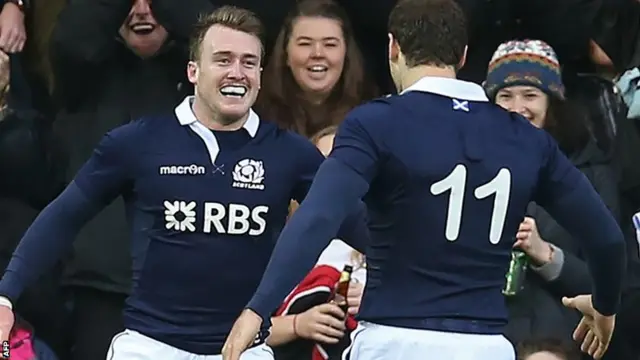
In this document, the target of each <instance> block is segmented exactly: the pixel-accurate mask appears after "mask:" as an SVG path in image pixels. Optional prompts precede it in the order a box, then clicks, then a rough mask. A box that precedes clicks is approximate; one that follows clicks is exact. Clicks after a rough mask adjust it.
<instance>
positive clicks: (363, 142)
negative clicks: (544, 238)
mask: <svg viewBox="0 0 640 360" xmlns="http://www.w3.org/2000/svg"><path fill="white" fill-rule="evenodd" d="M361 198H364V201H365V203H366V205H367V209H368V215H369V218H370V219H369V221H370V232H371V243H370V245H369V246H368V248H367V249H366V259H367V283H366V289H365V292H364V297H363V299H362V304H361V307H360V313H359V314H358V316H359V318H360V319H361V320H365V321H369V322H373V323H378V324H386V325H391V326H398V327H408V328H421V329H431V330H442V331H453V332H470V333H493V334H499V333H502V331H503V326H504V325H505V323H506V318H507V313H506V308H505V304H504V297H503V295H502V293H501V290H502V289H503V286H504V284H505V274H506V271H507V266H508V263H509V260H510V253H511V250H512V246H513V243H514V238H515V235H516V232H517V229H518V226H519V224H520V223H521V221H522V220H523V218H524V216H525V210H526V207H527V205H528V204H529V203H530V202H531V201H535V202H537V203H538V204H540V205H541V206H543V207H544V208H545V209H547V210H548V211H549V213H551V214H552V216H553V217H554V218H555V219H556V220H557V221H558V222H559V223H560V224H561V225H562V226H564V227H565V228H566V229H567V230H568V231H569V232H570V233H571V234H572V235H574V237H575V238H576V239H578V241H580V242H581V243H582V244H583V246H584V248H585V250H586V252H587V253H588V254H589V261H590V265H591V270H592V273H593V274H594V275H593V276H594V283H595V289H594V304H595V305H596V306H597V307H598V310H600V311H601V312H602V313H605V314H611V313H614V312H615V311H616V309H617V307H618V301H619V295H620V288H621V281H622V278H623V274H624V240H623V236H622V233H621V231H620V229H619V227H618V226H617V224H616V221H615V220H614V218H613V217H612V215H611V214H610V213H609V211H608V210H607V208H606V207H605V206H604V204H603V203H602V201H601V200H600V197H599V196H598V194H597V193H596V192H595V191H594V189H593V187H592V186H591V184H590V183H589V182H588V180H586V178H585V177H584V176H583V175H582V173H581V172H580V171H579V170H577V169H576V168H575V167H574V166H573V165H572V164H571V163H570V162H569V161H568V160H567V158H566V157H565V156H564V155H563V154H562V153H561V152H560V150H559V149H558V146H557V144H556V143H555V141H554V140H553V139H552V138H551V137H550V136H549V135H548V134H547V133H546V132H545V131H544V130H541V129H537V128H535V127H534V126H533V125H532V124H530V123H529V122H528V121H527V120H526V119H524V118H522V117H521V116H519V115H517V114H512V113H509V112H507V111H505V110H503V109H502V108H500V107H499V106H497V105H495V104H492V103H490V102H489V101H488V99H487V97H486V96H485V94H484V91H483V89H482V88H481V87H480V86H478V85H476V84H472V83H467V82H463V81H459V80H455V79H445V78H435V77H425V78H422V79H421V80H419V81H418V82H417V83H416V84H414V85H413V86H412V87H410V88H409V89H407V90H406V91H405V92H403V93H402V94H400V95H397V96H390V97H386V98H381V99H378V100H376V101H373V102H371V103H368V104H365V105H363V106H361V107H359V108H356V109H355V110H354V111H352V112H351V113H350V114H349V115H348V116H347V119H346V120H345V121H344V122H343V123H342V124H341V126H340V128H339V130H338V133H337V135H336V139H335V145H334V149H333V151H332V152H331V155H330V156H329V158H328V159H327V161H325V162H324V163H323V164H322V166H321V167H320V169H319V171H318V174H317V175H316V178H315V180H314V183H313V185H312V187H311V189H310V191H309V194H308V196H307V198H306V199H305V201H304V202H303V203H302V204H301V206H300V207H299V208H298V209H297V211H296V213H295V214H294V215H293V217H292V218H291V220H290V221H289V222H288V223H287V225H286V226H285V228H284V230H283V232H282V234H281V236H280V240H279V241H278V244H277V246H276V249H275V251H274V253H273V256H272V259H271V261H270V263H269V266H268V267H267V270H266V272H265V276H264V278H263V280H262V282H261V284H260V286H259V287H258V290H257V291H256V294H255V295H254V297H253V298H252V300H251V301H250V302H249V304H248V307H249V308H251V309H253V310H254V311H256V312H257V313H259V314H261V315H262V316H263V317H264V316H267V315H268V309H271V308H272V307H273V305H274V304H277V303H278V302H279V301H281V299H282V298H283V297H284V296H286V294H287V293H288V291H290V289H291V288H293V286H295V284H296V283H297V282H299V281H300V279H301V278H302V277H303V276H304V274H306V272H307V271H308V269H309V268H310V267H311V266H312V265H313V263H314V261H315V259H316V258H317V255H318V254H319V253H320V252H321V251H322V249H323V248H324V247H325V246H326V243H327V242H328V240H327V239H326V237H327V235H328V234H330V233H332V232H334V231H335V229H336V227H337V226H338V225H339V224H340V221H341V219H342V218H343V216H344V215H345V213H346V211H348V209H350V208H351V207H352V206H353V205H354V204H355V203H356V202H357V201H358V200H359V199H361ZM299 238H304V239H306V241H305V242H304V243H300V242H298V241H297V240H296V239H299ZM293 254H295V256H294V255H293Z"/></svg>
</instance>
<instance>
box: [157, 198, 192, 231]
mask: <svg viewBox="0 0 640 360" xmlns="http://www.w3.org/2000/svg"><path fill="white" fill-rule="evenodd" d="M195 207H196V202H195V201H191V202H190V203H187V202H186V201H174V202H169V201H165V202H164V220H165V221H166V225H165V226H166V228H167V229H168V230H171V229H173V230H176V231H187V230H189V231H191V232H194V231H196V226H195V223H196V211H195Z"/></svg>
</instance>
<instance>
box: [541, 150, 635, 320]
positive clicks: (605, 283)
mask: <svg viewBox="0 0 640 360" xmlns="http://www.w3.org/2000/svg"><path fill="white" fill-rule="evenodd" d="M538 190H539V191H538V194H537V198H536V199H535V200H536V202H537V203H538V204H540V205H541V206H542V207H544V208H545V209H546V210H547V211H548V212H549V213H550V214H551V216H552V217H553V218H554V219H555V220H556V221H557V222H558V223H559V224H560V225H561V226H562V227H564V228H565V229H566V230H567V231H569V233H570V234H571V235H572V236H573V238H574V239H576V240H577V241H579V242H580V243H581V244H582V245H583V248H584V251H585V254H586V257H587V260H588V264H589V269H590V270H591V275H592V277H593V287H594V289H593V304H594V307H595V309H596V310H597V311H598V312H599V313H600V314H603V315H613V314H615V313H616V312H617V310H618V306H619V302H620V293H621V289H622V282H623V278H624V273H625V270H626V256H625V252H626V251H625V250H626V247H625V241H624V235H623V233H622V230H621V229H620V227H619V226H618V223H617V222H616V220H615V218H614V217H613V215H612V214H611V212H610V211H609V209H608V208H607V207H606V206H605V204H604V203H603V201H602V200H601V198H600V196H599V195H598V193H597V192H596V191H595V189H594V188H593V186H592V185H591V183H590V182H589V180H587V178H586V177H585V176H584V175H583V174H582V173H581V172H580V171H579V170H578V169H576V168H575V167H574V166H573V165H572V164H571V163H570V162H569V160H568V159H567V158H566V157H565V156H564V155H563V154H562V153H561V152H560V150H558V148H557V146H554V150H553V152H552V154H551V155H550V158H549V160H548V164H547V166H546V168H545V169H543V172H542V178H541V183H540V187H539V189H538Z"/></svg>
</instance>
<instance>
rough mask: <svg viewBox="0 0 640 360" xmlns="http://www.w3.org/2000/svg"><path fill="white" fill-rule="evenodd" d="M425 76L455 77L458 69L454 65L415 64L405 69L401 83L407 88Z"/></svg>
mask: <svg viewBox="0 0 640 360" xmlns="http://www.w3.org/2000/svg"><path fill="white" fill-rule="evenodd" d="M424 77H441V78H451V79H455V78H456V70H455V69H454V68H453V67H436V66H427V65H419V66H414V67H412V68H409V69H407V70H406V71H405V73H404V74H403V75H402V77H401V79H400V84H401V85H402V88H403V89H407V88H408V87H410V86H412V85H413V84H415V83H416V82H418V80H420V79H422V78H424Z"/></svg>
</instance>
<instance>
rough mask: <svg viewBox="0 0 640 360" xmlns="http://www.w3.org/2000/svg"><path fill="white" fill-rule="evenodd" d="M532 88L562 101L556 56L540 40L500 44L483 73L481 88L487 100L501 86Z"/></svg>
mask: <svg viewBox="0 0 640 360" xmlns="http://www.w3.org/2000/svg"><path fill="white" fill-rule="evenodd" d="M516 85H528V86H535V87H537V88H539V89H540V90H542V91H544V92H546V93H547V94H548V95H550V96H556V97H558V98H560V99H564V85H563V84H562V74H561V71H560V63H559V62H558V56H557V55H556V53H555V51H553V48H551V46H549V44H547V43H545V42H544V41H541V40H512V41H508V42H506V43H502V44H500V46H498V49H497V50H496V52H495V53H493V57H492V58H491V62H489V69H488V70H487V80H486V81H485V82H484V84H483V86H484V89H485V91H486V93H487V96H488V97H489V98H490V99H494V98H495V96H496V93H497V92H498V91H499V90H500V89H502V88H505V87H508V86H516Z"/></svg>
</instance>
